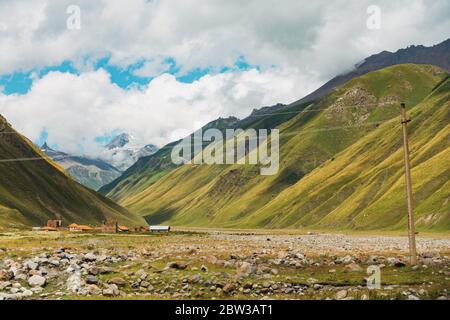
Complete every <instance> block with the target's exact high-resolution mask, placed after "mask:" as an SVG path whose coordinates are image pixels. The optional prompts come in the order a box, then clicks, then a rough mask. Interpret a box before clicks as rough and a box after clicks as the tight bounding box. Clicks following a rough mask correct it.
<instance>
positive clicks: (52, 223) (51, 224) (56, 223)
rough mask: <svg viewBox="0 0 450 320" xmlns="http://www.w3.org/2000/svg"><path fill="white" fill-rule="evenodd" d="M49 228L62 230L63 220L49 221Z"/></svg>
mask: <svg viewBox="0 0 450 320" xmlns="http://www.w3.org/2000/svg"><path fill="white" fill-rule="evenodd" d="M47 227H49V228H55V229H57V228H61V227H62V220H48V221H47Z"/></svg>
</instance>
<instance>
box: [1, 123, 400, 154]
mask: <svg viewBox="0 0 450 320" xmlns="http://www.w3.org/2000/svg"><path fill="white" fill-rule="evenodd" d="M392 120H393V119H386V120H384V121H375V122H366V123H361V124H355V125H346V126H335V127H328V128H318V129H304V130H297V131H293V132H288V133H283V132H281V133H280V136H292V135H298V134H302V133H314V132H326V131H334V130H339V129H347V128H359V127H366V126H373V125H380V124H383V123H387V122H390V121H392ZM244 132H245V131H244ZM192 139H194V140H196V139H197V138H195V137H191V141H192ZM256 139H258V138H256ZM197 140H201V141H203V139H200V138H198V139H197ZM249 140H253V139H251V138H249ZM223 141H226V140H223ZM212 142H215V141H212ZM165 149H173V146H164V147H162V148H160V149H158V151H160V150H165ZM70 157H73V156H71V155H67V156H59V157H55V158H51V157H48V156H46V157H30V158H15V159H2V160H0V163H1V162H15V161H39V160H48V159H50V160H53V161H58V160H63V159H66V158H70Z"/></svg>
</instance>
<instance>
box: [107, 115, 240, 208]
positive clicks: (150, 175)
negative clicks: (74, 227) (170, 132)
mask: <svg viewBox="0 0 450 320" xmlns="http://www.w3.org/2000/svg"><path fill="white" fill-rule="evenodd" d="M237 121H238V119H237V118H235V117H229V118H219V119H217V120H215V121H212V122H210V123H208V124H207V125H205V126H203V127H202V130H207V129H210V128H216V129H219V130H224V129H227V128H230V127H233V126H234V125H235V124H236V122H237ZM191 136H192V135H191ZM180 141H181V140H179V141H175V142H172V143H169V144H167V145H165V146H164V147H162V148H161V149H159V150H158V151H157V152H155V153H154V154H152V155H150V156H147V157H142V158H140V159H139V160H138V161H137V162H136V163H135V164H134V165H132V166H131V167H130V168H129V169H128V170H126V171H125V172H124V173H123V174H122V175H121V176H120V177H118V178H117V179H116V180H114V181H112V182H111V183H109V184H107V185H105V186H103V187H102V188H100V189H99V192H100V193H102V194H104V195H107V196H108V197H109V198H111V199H113V200H115V201H119V200H121V199H124V198H126V197H127V196H128V195H129V194H136V193H138V192H140V191H142V190H145V189H146V188H147V187H149V186H150V185H152V184H153V183H154V182H155V181H157V180H158V179H159V178H161V177H163V176H164V175H166V174H167V173H169V172H171V171H172V170H174V169H175V168H177V167H178V166H177V165H175V164H174V163H172V160H171V156H170V155H171V152H172V148H173V147H174V146H175V145H177V144H178V143H179V142H180ZM203 145H204V146H207V145H208V143H204V144H203Z"/></svg>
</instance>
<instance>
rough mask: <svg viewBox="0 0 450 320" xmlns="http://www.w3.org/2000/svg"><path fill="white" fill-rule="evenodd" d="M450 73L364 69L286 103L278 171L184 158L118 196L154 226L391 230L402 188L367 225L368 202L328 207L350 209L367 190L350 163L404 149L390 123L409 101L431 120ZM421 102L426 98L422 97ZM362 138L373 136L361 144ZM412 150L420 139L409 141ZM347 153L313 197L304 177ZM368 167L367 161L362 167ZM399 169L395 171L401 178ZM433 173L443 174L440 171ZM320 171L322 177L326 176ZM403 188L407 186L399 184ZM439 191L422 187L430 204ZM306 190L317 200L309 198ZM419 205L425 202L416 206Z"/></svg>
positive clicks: (369, 197)
mask: <svg viewBox="0 0 450 320" xmlns="http://www.w3.org/2000/svg"><path fill="white" fill-rule="evenodd" d="M445 77H447V73H445V72H444V71H442V70H441V69H439V68H437V67H433V66H427V65H398V66H393V67H389V68H386V69H383V70H379V71H375V72H371V73H368V74H366V75H364V76H362V77H359V78H356V79H353V80H351V81H349V82H348V83H346V84H345V85H344V86H342V87H340V88H338V89H336V90H335V91H334V92H333V93H332V94H330V95H328V96H326V97H324V98H322V99H320V100H319V101H316V102H315V103H314V104H309V105H303V106H301V107H300V108H299V106H293V107H290V108H289V107H288V108H286V109H284V110H283V115H284V114H292V116H291V118H290V119H287V120H286V119H285V121H284V122H283V123H282V124H280V125H278V128H279V129H280V139H281V141H280V171H279V172H278V174H277V175H274V176H260V175H259V168H258V167H257V166H250V165H244V166H243V165H234V166H226V165H212V166H207V165H202V166H192V165H184V166H182V167H180V168H176V169H175V170H173V171H171V172H170V173H168V174H166V175H165V176H164V177H161V178H157V177H155V176H153V178H154V179H155V180H156V182H154V183H153V184H151V185H149V186H148V187H147V188H145V189H143V190H141V191H138V192H137V193H134V192H130V193H124V194H122V196H121V200H120V203H121V204H122V205H124V206H126V207H128V208H129V209H131V210H133V211H135V212H138V213H140V214H141V215H143V216H146V218H147V219H148V221H150V222H152V223H159V222H170V223H172V224H174V225H192V226H215V227H219V226H220V227H244V226H245V227H272V228H275V227H285V228H291V227H301V226H308V227H310V226H313V227H318V228H320V227H324V228H335V227H337V226H339V228H350V229H360V228H363V229H371V228H387V227H391V226H392V223H393V222H395V226H396V227H402V226H403V224H402V222H401V221H400V217H403V215H402V212H401V208H403V207H404V201H403V197H402V193H398V197H397V198H396V200H395V201H394V200H393V201H394V203H395V208H396V209H395V210H394V209H393V211H390V213H386V215H392V216H393V218H392V219H391V220H386V222H385V223H378V224H376V225H373V224H365V221H368V220H370V219H362V218H361V217H363V216H364V214H368V213H367V212H369V211H367V212H366V211H365V212H364V213H363V215H362V216H360V215H359V214H360V213H361V212H363V208H364V207H365V206H366V202H361V201H357V200H354V203H357V204H359V205H360V206H356V207H355V206H354V207H353V210H350V209H347V210H349V212H350V213H349V212H347V211H346V212H345V213H344V212H343V213H341V215H342V216H340V215H338V216H335V217H333V215H330V214H331V212H332V211H333V210H334V209H335V206H337V205H342V206H346V204H347V203H349V204H348V205H349V206H350V201H351V199H353V198H351V197H350V196H351V195H353V194H354V196H355V197H356V192H362V191H360V190H363V189H364V186H363V181H365V180H361V179H362V178H361V175H362V173H361V172H359V171H358V170H356V169H354V168H353V167H352V166H351V164H353V162H354V161H355V165H356V163H357V162H356V159H357V157H356V155H361V157H364V158H367V159H372V160H373V161H375V159H378V160H377V161H380V162H383V161H387V160H388V158H389V157H390V156H391V153H395V154H397V153H398V154H401V149H399V148H400V147H401V139H400V138H401V136H400V135H398V134H395V133H391V134H387V133H386V132H385V128H390V127H393V128H392V130H399V128H400V127H399V126H398V119H397V118H398V114H399V109H398V108H399V107H398V106H399V104H400V102H401V101H405V102H406V103H407V105H408V107H409V109H410V110H412V111H413V112H414V114H413V116H416V117H418V115H420V114H423V115H422V117H426V115H427V114H429V112H431V114H433V113H432V111H430V110H431V108H432V105H433V102H432V101H434V100H433V99H435V100H436V99H442V98H439V97H438V92H440V93H441V94H447V90H446V83H445V84H442V81H443V79H445ZM439 84H441V85H440V87H439V90H438V91H435V92H434V93H433V96H430V97H428V96H429V95H430V93H431V92H433V90H435V88H436V87H437V86H438V85H439ZM442 92H443V93H442ZM424 99H426V101H423V100H424ZM429 109H430V110H429ZM416 110H417V111H416ZM415 113H417V115H416V114H415ZM273 116H274V117H275V118H274V119H271V118H272V116H271V115H268V116H267V117H265V118H264V122H266V123H268V124H269V126H271V127H272V125H273V124H277V122H278V120H279V118H277V117H279V116H282V115H281V114H280V113H275V114H273ZM436 117H437V119H438V120H439V123H444V124H447V123H448V118H445V117H448V114H445V113H437V114H436ZM271 120H274V123H271ZM446 121H447V122H446ZM395 124H397V126H396V125H395ZM260 125H261V123H260V121H256V122H253V123H252V124H251V125H250V127H253V126H255V127H260ZM411 127H412V125H411ZM425 128H427V127H425ZM433 130H437V132H440V131H439V130H440V129H439V128H436V129H431V128H430V129H429V130H427V132H428V135H427V136H426V137H427V138H428V139H429V138H430V137H433V136H434V133H436V132H435V131H433ZM375 134H378V135H379V136H378V137H382V138H384V139H388V140H389V143H390V144H392V148H387V149H385V148H383V147H380V146H379V145H377V143H375V142H373V141H372V140H370V141H369V140H368V139H373V138H371V137H372V136H373V135H375ZM412 139H414V135H413V137H412ZM365 140H367V142H364V141H365ZM447 140H448V139H447ZM423 141H424V143H425V142H426V144H427V146H423V148H430V149H431V150H440V151H442V150H443V149H442V145H439V147H438V145H436V146H434V145H433V146H432V145H431V144H430V143H431V141H427V139H424V140H423ZM442 141H445V139H443V140H442ZM369 142H370V143H369ZM358 144H362V145H363V146H366V145H368V146H376V145H377V146H378V147H380V148H381V149H379V150H378V149H375V148H367V147H366V148H365V149H363V150H358V151H355V154H352V153H351V150H353V148H355V147H356V146H357V145H358ZM382 146H383V145H382ZM394 147H395V148H394ZM413 148H416V146H415V145H413ZM436 148H437V149H436ZM441 149H442V150H441ZM345 152H350V153H349V154H347V156H346V159H347V161H348V162H349V163H350V165H349V166H347V167H344V168H342V169H341V170H342V172H341V173H342V179H341V180H339V181H336V182H334V181H333V179H328V178H327V176H322V177H321V178H318V180H317V181H316V183H319V182H320V183H321V185H322V188H323V189H324V190H321V192H320V193H319V196H318V200H317V201H314V197H313V195H314V194H313V193H311V192H312V191H311V190H313V187H312V186H309V185H308V187H304V186H305V184H306V183H307V182H308V181H309V179H311V176H312V175H313V174H318V173H317V172H322V170H323V169H326V168H327V166H330V165H334V164H336V163H338V159H341V157H343V154H345ZM414 152H415V151H414V149H413V153H414ZM436 156H437V158H436V160H433V161H439V160H440V161H445V159H446V158H445V157H444V156H445V154H441V153H440V152H438V153H437V154H436ZM413 161H416V160H413ZM413 164H414V162H413ZM366 165H367V166H369V165H370V166H371V167H367V168H366V167H365V166H366ZM374 165H375V164H368V163H365V164H364V165H361V168H365V170H366V171H368V170H369V169H371V168H373V166H374ZM396 165H397V166H398V165H399V164H398V163H397V164H396ZM395 168H397V170H401V168H398V167H396V166H395V165H394V166H393V167H392V169H391V168H390V167H389V170H394V169H395ZM416 170H417V169H416ZM339 172H340V171H339ZM398 172H399V171H397V175H399V173H398ZM437 174H438V175H439V176H440V177H441V174H442V172H439V173H437ZM335 175H336V173H335ZM388 175H390V171H389V173H388ZM444 176H445V175H444ZM317 177H320V174H319V176H317ZM147 178H148V177H147ZM401 178H402V176H401V174H400V176H398V182H397V183H398V184H399V185H400V181H401ZM354 180H355V181H358V183H357V184H356V185H357V186H358V189H355V186H353V189H352V188H350V187H347V188H345V187H346V186H347V184H350V183H351V182H353V181H354ZM447 180H448V178H447ZM447 180H445V182H446V183H447V187H446V186H442V185H440V186H441V187H442V188H444V189H443V190H444V192H445V190H448V181H447ZM432 181H437V180H432ZM436 183H437V182H436ZM302 186H303V187H302ZM349 186H350V185H349ZM360 186H361V188H360ZM296 188H300V189H302V188H304V189H302V190H303V191H304V193H302V194H300V195H299V196H298V197H296V196H295V197H292V198H290V197H289V195H291V194H296V193H295V192H294V190H296ZM341 188H344V189H343V190H345V192H343V193H339V191H340V190H341ZM373 188H375V187H373ZM399 188H400V189H401V186H400V187H399ZM445 188H447V189H445ZM400 189H399V190H400ZM354 190H356V191H354ZM389 190H390V189H389ZM401 190H403V189H401ZM325 191H326V192H325ZM369 191H370V192H369ZM369 191H367V194H366V197H367V199H366V200H365V201H368V202H370V201H372V199H373V197H372V195H373V194H374V193H375V191H376V190H372V189H370V190H369ZM435 191H436V190H435V189H431V191H429V192H428V193H426V196H427V199H430V200H427V201H430V204H431V203H433V204H435V202H433V201H436V203H439V201H440V200H439V199H441V198H439V197H437V196H436V195H434V193H435ZM436 192H437V191H436ZM322 194H323V195H324V196H323V197H322V196H321V195H322ZM393 194H394V193H391V192H388V191H387V190H385V193H384V198H383V197H381V198H380V199H379V202H378V203H379V205H380V206H381V207H378V210H381V208H382V206H383V205H386V204H387V203H389V202H388V201H387V199H389V197H390V196H392V195H393ZM344 195H345V196H344ZM310 197H311V201H309V198H310ZM349 197H350V198H349ZM386 197H387V198H386ZM434 197H437V198H434ZM433 199H434V200H433ZM283 200H284V201H283ZM333 200H334V201H335V202H334V204H333V205H331V204H330V205H329V206H327V205H325V204H323V205H322V202H323V203H327V202H330V203H333V202H332V201H333ZM301 204H303V206H301ZM420 205H421V206H424V207H423V209H422V210H423V211H422V212H424V213H426V212H428V213H429V211H427V210H429V209H430V205H427V204H423V203H421V204H420ZM349 208H350V207H349ZM373 208H374V209H373V210H375V211H370V212H371V213H370V214H371V215H372V217H373V216H374V214H375V213H374V212H378V211H377V210H376V209H375V208H377V207H375V206H374V207H373ZM392 208H394V206H392ZM417 210H420V208H419V207H418V208H417ZM378 214H379V215H381V220H380V221H384V220H383V219H384V217H383V215H384V211H381V212H378ZM352 215H355V216H356V215H358V219H361V221H360V222H358V223H357V222H356V221H354V220H353V216H352ZM326 216H329V218H327V219H329V220H327V219H325V217H326ZM438 216H439V219H441V218H442V214H438ZM308 217H309V218H308ZM320 217H322V218H323V219H324V220H322V218H320ZM443 219H444V220H445V218H443ZM344 221H346V222H344ZM377 221H378V220H377ZM419 226H420V227H422V228H433V229H437V228H448V225H446V224H445V223H443V222H442V220H439V223H437V224H435V223H432V222H430V221H429V220H426V221H425V220H424V222H421V223H419Z"/></svg>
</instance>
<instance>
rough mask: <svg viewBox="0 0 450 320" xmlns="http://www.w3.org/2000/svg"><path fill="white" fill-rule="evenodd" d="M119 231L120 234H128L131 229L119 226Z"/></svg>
mask: <svg viewBox="0 0 450 320" xmlns="http://www.w3.org/2000/svg"><path fill="white" fill-rule="evenodd" d="M117 229H118V230H119V232H128V231H130V229H129V228H128V227H126V226H118V227H117Z"/></svg>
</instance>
